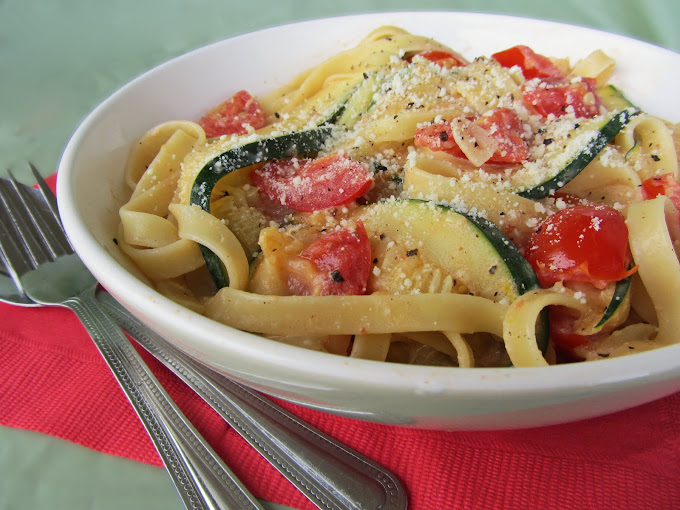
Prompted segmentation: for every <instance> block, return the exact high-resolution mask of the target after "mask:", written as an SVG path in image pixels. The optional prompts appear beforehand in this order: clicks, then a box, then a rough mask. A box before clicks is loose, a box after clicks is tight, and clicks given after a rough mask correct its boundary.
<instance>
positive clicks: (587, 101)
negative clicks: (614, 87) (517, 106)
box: [522, 78, 602, 119]
mask: <svg viewBox="0 0 680 510" xmlns="http://www.w3.org/2000/svg"><path fill="white" fill-rule="evenodd" d="M522 100H523V101H524V103H525V104H526V105H527V106H530V107H531V108H533V109H534V110H535V111H536V113H538V114H539V115H541V116H543V117H547V116H548V115H550V114H553V115H555V116H556V117H561V116H562V115H566V114H568V113H573V114H574V115H575V116H576V117H585V118H588V119H590V118H593V117H595V116H596V115H598V114H599V113H600V105H601V104H602V102H601V100H600V96H599V95H598V94H597V86H596V85H595V79H594V78H581V80H580V81H575V82H570V83H563V82H561V81H554V80H543V81H538V80H535V81H530V82H527V83H525V85H524V88H523V91H522Z"/></svg>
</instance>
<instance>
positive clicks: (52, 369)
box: [0, 303, 680, 510]
mask: <svg viewBox="0 0 680 510" xmlns="http://www.w3.org/2000/svg"><path fill="white" fill-rule="evenodd" d="M142 354H143V356H144V357H145V359H146V360H147V362H148V363H149V365H150V366H151V368H152V369H153V371H154V372H155V373H156V375H157V376H158V378H159V380H160V381H161V382H162V383H163V385H164V386H165V387H166V389H167V390H168V392H169V393H170V395H171V396H172V397H173V398H174V399H175V401H176V402H177V404H178V405H179V407H180V408H181V409H182V410H183V411H184V413H185V414H186V415H187V417H188V418H189V419H191V420H192V422H193V423H194V425H195V426H196V428H197V429H198V430H199V431H200V432H201V433H202V434H203V436H204V437H205V438H206V440H207V441H208V442H209V443H210V444H211V445H212V446H213V448H214V449H215V451H216V452H218V453H219V454H220V455H221V456H222V458H224V459H225V460H226V462H227V464H228V465H229V467H230V468H231V469H232V470H233V471H234V472H235V473H236V475H237V476H238V477H239V478H240V479H241V480H242V481H243V482H244V483H245V485H246V486H247V487H248V488H249V489H250V490H251V491H252V492H253V493H254V494H255V495H256V496H257V497H259V498H262V499H265V500H268V501H273V502H275V503H279V504H283V505H287V506H290V507H294V508H298V509H301V510H308V509H309V510H313V509H314V508H315V507H314V505H312V504H311V503H310V502H309V501H308V500H307V499H306V498H305V497H304V496H302V495H301V494H300V493H299V492H298V491H297V490H296V489H295V488H294V487H293V486H292V485H291V484H289V483H288V481H287V480H286V479H285V478H283V476H281V475H280V474H279V473H278V472H277V471H276V470H274V468H272V467H271V466H270V465H269V464H268V463H267V462H266V461H265V460H264V459H262V458H261V457H260V456H259V454H258V453H256V452H255V450H253V449H252V448H251V447H250V446H249V445H248V444H247V443H246V442H245V441H244V440H243V439H242V438H241V437H240V436H239V435H238V434H237V433H236V432H234V431H233V430H231V429H230V428H229V427H228V426H227V425H226V424H225V423H224V422H223V421H222V420H221V419H220V418H219V417H218V416H217V415H216V414H215V413H214V412H213V411H212V409H210V407H209V406H208V405H207V404H205V403H204V402H202V401H201V400H200V399H199V398H198V397H196V396H195V394H193V392H192V391H191V390H189V389H187V388H186V387H184V386H183V384H182V383H181V382H180V381H179V379H177V378H176V377H175V376H174V374H172V373H171V372H169V371H168V370H167V369H166V368H165V367H164V366H162V365H161V364H160V363H158V362H157V361H156V360H155V359H153V358H152V357H150V356H149V355H147V354H146V353H145V352H143V353H142ZM277 403H280V404H281V405H282V406H283V407H285V408H286V409H288V410H289V411H291V412H293V413H295V414H296V415H298V416H300V417H301V418H303V419H304V420H307V421H308V422H309V423H311V424H312V425H314V426H316V427H318V428H319V429H321V430H322V431H324V432H326V433H327V434H329V435H331V436H333V437H335V438H337V439H338V440H340V441H342V442H343V443H345V444H347V445H348V446H350V447H352V448H354V449H356V450H358V451H359V452H361V453H363V454H364V455H366V456H367V457H369V458H371V459H373V460H375V461H377V462H379V463H381V464H383V465H384V466H386V467H387V468H389V469H391V470H392V471H393V472H394V473H395V474H396V475H397V476H399V478H400V479H401V480H402V481H403V482H404V485H405V486H406V488H407V490H408V493H409V508H412V509H416V510H423V509H424V510H429V509H433V510H435V509H436V510H440V509H468V508H470V509H484V510H486V509H522V510H524V509H533V508H541V509H542V510H549V509H559V510H564V509H572V508H573V509H598V510H599V509H612V508H617V509H618V508H621V509H636V510H641V509H654V510H663V509H668V510H671V509H673V510H675V509H678V508H680V393H678V394H675V395H672V396H670V397H667V398H664V399H662V400H657V401H655V402H652V403H650V404H647V405H643V406H640V407H637V408H634V409H630V410H627V411H623V412H619V413H616V414H612V415H609V416H605V417H601V418H595V419H590V420H584V421H581V422H577V423H572V424H567V425H557V426H551V427H543V428H538V429H528V430H517V431H503V432H440V431H425V430H413V429H408V428H402V427H395V426H388V425H377V424H372V423H364V422H359V421H355V420H352V419H348V418H341V417H337V416H332V415H329V414H325V413H321V412H317V411H314V410H310V409H307V408H303V407H300V406H296V405H293V404H288V403H285V402H280V401H277ZM0 425H5V426H9V427H16V428H22V429H28V430H34V431H38V432H43V433H45V434H50V435H53V436H56V437H60V438H63V439H66V440H69V441H72V442H74V443H78V444H81V445H84V446H87V447H89V448H93V449H95V450H99V451H101V452H104V453H107V454H112V455H119V456H123V457H128V458H130V459H134V460H137V461H140V462H145V463H149V464H154V465H158V466H160V465H162V463H161V460H160V458H159V457H158V455H157V454H156V451H155V450H154V447H153V445H152V443H151V441H150V439H149V438H148V437H147V435H146V433H145V431H144V429H143V427H142V425H141V423H140V422H139V421H138V420H137V417H136V415H135V413H134V411H133V410H132V407H131V406H130V404H129V403H128V401H127V400H126V398H125V396H124V395H123V393H122V391H121V390H120V388H119V387H118V385H117V383H116V382H115V379H114V378H113V376H112V375H111V374H110V372H109V370H108V368H107V367H106V365H105V364H104V362H103V360H102V359H101V358H100V356H99V354H98V352H97V350H96V348H95V346H94V344H93V342H92V341H91V340H90V338H89V337H88V336H87V334H86V333H85V331H84V329H83V328H82V326H81V325H80V323H79V322H78V320H77V319H76V318H75V316H74V315H73V314H72V313H71V312H70V311H68V310H65V309H58V308H49V309H48V308H39V309H38V308H20V307H14V306H10V305H4V304H2V303H0Z"/></svg>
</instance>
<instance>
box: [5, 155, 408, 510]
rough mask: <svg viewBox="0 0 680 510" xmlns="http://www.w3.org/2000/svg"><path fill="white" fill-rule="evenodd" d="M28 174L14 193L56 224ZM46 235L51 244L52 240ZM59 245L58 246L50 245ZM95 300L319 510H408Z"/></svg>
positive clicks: (101, 298)
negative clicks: (19, 193) (27, 182)
mask: <svg viewBox="0 0 680 510" xmlns="http://www.w3.org/2000/svg"><path fill="white" fill-rule="evenodd" d="M29 166H30V168H31V170H32V172H33V174H34V177H35V179H36V181H37V184H38V189H36V188H32V187H28V186H25V185H22V184H20V183H15V185H18V186H20V187H21V188H22V190H23V191H24V192H25V194H26V195H28V198H30V199H32V203H33V205H34V207H33V210H34V211H35V212H36V214H38V215H42V216H46V217H47V218H46V220H49V221H56V222H58V221H59V216H58V210H57V203H56V199H55V198H54V195H53V194H52V192H51V190H50V189H49V187H48V186H47V184H46V183H45V181H44V180H43V179H42V177H41V175H40V173H39V172H38V171H37V170H36V169H35V167H33V165H30V164H29ZM0 184H1V183H0ZM1 217H2V208H0V219H1ZM58 232H61V230H59V229H58ZM46 235H47V237H51V232H47V233H46ZM0 240H1V239H0ZM57 241H58V239H55V240H53V243H56V242H57ZM68 250H70V246H68ZM1 270H2V265H1V264H0V271H1ZM96 296H97V301H98V302H99V303H100V304H102V305H103V306H104V308H105V309H106V311H107V312H108V313H109V314H110V315H111V316H112V318H113V319H114V320H115V321H116V322H117V323H118V324H119V325H120V326H121V327H122V328H123V329H124V330H126V331H127V332H128V334H130V335H132V337H133V338H134V339H135V340H136V341H137V342H138V343H139V344H140V345H141V346H142V347H144V348H145V349H146V350H147V351H148V352H150V353H151V354H152V355H153V356H154V357H156V358H157V359H158V360H159V361H161V362H162V363H163V364H164V365H165V366H166V367H167V368H169V369H170V370H171V371H173V372H174V373H175V374H176V375H177V376H179V377H180V378H181V379H182V380H183V381H184V382H185V383H186V384H187V385H188V386H189V387H191V388H192V389H193V390H194V391H195V392H196V393H197V394H198V395H199V396H200V397H201V398H203V399H204V400H205V401H206V402H207V403H208V404H209V405H210V406H211V407H212V408H213V409H214V410H215V411H216V412H217V413H218V414H219V415H220V416H221V417H222V418H223V419H224V420H225V421H226V422H227V423H230V424H231V425H232V426H233V428H234V430H235V431H236V432H238V433H239V434H240V435H241V436H242V437H243V438H244V439H246V440H247V441H248V442H249V443H250V444H251V445H252V446H253V447H254V448H255V449H256V450H257V451H258V452H259V453H260V454H261V455H262V456H263V457H264V458H265V459H266V460H268V461H269V462H270V463H271V464H272V465H273V466H274V467H275V468H276V469H277V470H279V472H281V474H283V475H284V476H285V477H286V478H287V479H288V480H289V481H290V482H291V483H293V485H295V486H296V487H297V488H298V489H299V490H300V491H301V492H302V493H303V494H304V495H305V496H307V498H309V499H310V501H312V502H313V503H314V504H315V505H316V506H318V507H319V508H324V509H328V510H341V509H370V508H376V509H377V508H380V509H383V510H399V509H403V508H406V506H407V496H406V492H405V490H404V488H403V486H402V485H401V482H400V481H399V479H398V478H397V477H396V476H395V475H394V474H393V473H391V472H390V471H388V470H387V469H385V468H384V467H383V466H380V465H379V464H377V463H374V462H373V461H371V460H370V459H368V458H366V457H364V456H362V455H361V454H359V453H357V452H355V451H353V450H352V449H350V448H348V447H347V446H345V445H343V444H342V443H340V442H338V441H336V440H335V439H333V438H331V437H329V436H327V435H325V434H323V433H322V432H320V431H319V430H317V429H316V428H314V427H312V426H311V425H309V424H307V423H305V422H304V421H302V420H300V419H299V418H297V417H296V416H294V415H293V414H291V413H288V412H287V411H285V410H284V409H282V408H281V407H279V406H277V405H276V404H274V403H273V402H271V401H270V400H268V399H266V398H263V397H262V396H261V395H259V394H258V393H256V392H255V391H253V390H250V389H249V388H247V387H245V386H243V385H241V384H239V383H237V382H235V381H233V380H231V379H228V378H226V377H224V376H222V375H220V374H217V373H216V372H213V371H212V370H210V369H208V368H207V367H205V366H204V365H201V364H200V363H198V362H196V361H195V360H193V359H192V358H190V357H188V356H187V355H186V354H184V353H182V352H181V351H179V350H178V349H176V348H175V347H173V346H172V345H170V344H169V343H168V342H167V341H165V340H164V339H163V338H161V337H160V336H159V335H157V334H156V333H155V332H153V331H151V330H150V329H149V328H148V327H146V326H145V325H144V324H143V323H141V322H140V321H139V320H138V319H137V318H136V317H134V316H133V315H132V314H130V312H128V311H127V310H126V309H125V308H123V307H122V306H121V305H120V304H119V303H118V302H117V301H116V300H115V299H113V297H111V295H110V294H108V293H107V292H105V291H103V290H102V289H101V288H100V289H98V291H97V294H96ZM1 299H2V296H0V300H1Z"/></svg>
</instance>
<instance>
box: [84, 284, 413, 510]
mask: <svg viewBox="0 0 680 510" xmlns="http://www.w3.org/2000/svg"><path fill="white" fill-rule="evenodd" d="M97 300H98V301H99V302H100V303H102V305H103V306H104V309H105V310H106V311H107V312H108V313H109V314H110V315H111V317H112V318H113V319H114V320H116V322H117V323H118V324H119V325H120V326H121V327H122V328H123V329H124V330H125V331H127V332H128V333H129V334H130V335H131V336H132V337H133V338H134V339H135V340H136V341H137V343H139V344H140V345H142V347H144V348H145V349H146V350H147V351H148V352H150V353H151V354H152V355H153V356H154V357H155V358H156V359H158V360H159V361H160V362H161V363H163V364H164V365H165V366H166V367H167V368H168V369H170V370H171V371H172V372H174V373H175V374H176V375H177V376H178V377H180V378H181V379H182V380H183V381H184V382H185V383H186V384H187V385H188V386H189V387H190V388H192V389H193V390H194V391H195V392H196V393H197V394H198V395H199V396H200V397H201V398H203V400H205V401H206V402H207V403H208V404H209V405H210V406H211V407H212V408H213V409H214V410H215V412H217V413H218V414H219V415H220V416H221V417H222V418H223V419H224V420H225V421H226V422H227V423H229V424H231V426H232V427H233V428H234V430H235V431H236V432H238V433H239V434H240V435H241V436H242V437H243V438H244V439H245V440H246V441H248V442H249V443H250V444H251V446H252V447H253V448H255V449H256V450H257V451H258V452H259V453H260V454H261V455H262V456H263V457H264V458H265V459H267V461H269V463H270V464H271V465H272V466H274V467H275V468H276V469H277V470H278V471H279V472H280V473H281V474H282V475H283V476H285V477H286V478H287V479H288V480H289V481H290V482H291V483H292V484H293V485H295V486H296V487H297V488H298V490H300V491H301V492H302V493H303V494H304V495H305V496H307V498H308V499H309V500H310V501H312V502H313V503H314V504H315V505H316V506H318V507H319V508H323V509H324V510H360V509H377V508H380V509H382V510H403V509H405V508H406V506H407V496H406V491H405V489H404V487H403V485H402V484H401V481H400V480H399V479H398V478H397V477H396V476H395V475H394V474H393V473H392V472H390V471H388V470H387V469H386V468H384V467H383V466H381V465H379V464H377V463H375V462H373V461H372V460H370V459H368V458H366V457H364V456H363V455H361V454H359V453H358V452H356V451H354V450H352V449H350V448H348V447H347V446H345V445H344V444H342V443H340V442H339V441H336V440H335V439H333V438H332V437H329V436H327V435H325V434H323V433H322V432H321V431H319V430H317V429H316V428H314V427H312V426H311V425H310V424H308V423H305V422H304V421H302V420H300V419H299V418H297V417H296V416H294V415H293V414H291V413H289V412H287V411H285V410H284V409H282V408H281V407H279V406H277V405H276V404H274V403H273V402H271V401H270V400H268V399H266V398H264V397H262V396H261V395H259V394H258V393H256V392H255V391H253V390H250V389H248V388H246V387H245V386H243V385H241V384H239V383H237V382H235V381H232V380H231V379H228V378H226V377H224V376H222V375H220V374H218V373H217V372H214V371H212V370H209V369H207V368H206V367H205V366H203V365H201V364H200V363H198V362H197V361H195V360H194V359H192V358H190V357H189V356H188V355H186V354H184V353H183V352H181V351H180V350H179V349H177V348H175V347H174V346H173V345H171V344H170V343H169V342H167V341H165V340H164V339H163V338H162V337H161V336H160V335H158V334H156V333H154V332H153V331H151V330H150V329H149V328H148V327H147V326H145V325H144V324H142V323H141V322H140V321H139V320H138V319H137V318H136V317H134V316H133V315H132V314H131V313H130V312H129V311H127V310H126V309H125V308H124V307H123V306H122V305H121V304H120V303H118V301H116V300H115V299H114V298H113V297H112V296H111V295H110V294H108V293H107V292H104V291H101V292H98V293H97Z"/></svg>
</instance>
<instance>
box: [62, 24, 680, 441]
mask: <svg viewBox="0 0 680 510" xmlns="http://www.w3.org/2000/svg"><path fill="white" fill-rule="evenodd" d="M385 24H391V25H397V26H400V27H403V28H405V29H407V30H409V31H411V32H413V33H416V34H421V35H428V36H431V37H434V38H435V39H438V40H440V41H442V42H444V43H447V44H448V45H450V46H452V47H453V48H455V49H458V50H459V51H460V52H461V53H463V54H464V55H465V56H467V57H470V58H472V57H475V56H478V55H489V54H491V53H492V52H494V51H498V50H501V49H505V48H508V47H510V46H513V45H515V44H527V45H529V46H531V47H533V48H534V49H535V50H536V51H538V52H540V53H543V54H547V55H553V56H560V55H564V56H570V57H573V58H578V57H583V56H586V55H587V54H589V53H590V52H591V51H592V50H594V49H597V48H600V49H603V50H604V51H605V52H606V53H608V54H609V55H611V56H613V57H614V58H615V59H616V60H617V65H618V67H617V71H616V74H615V76H614V78H613V82H614V83H615V84H616V85H618V86H619V87H620V88H621V89H623V90H624V91H625V93H626V94H627V96H628V97H629V99H631V100H632V101H633V102H634V103H636V104H638V105H640V106H642V107H643V108H644V109H645V110H647V111H648V112H650V113H653V114H657V115H660V116H662V117H664V118H666V119H669V120H672V121H674V122H677V121H680V102H678V101H677V99H676V97H677V96H676V86H677V83H678V81H680V55H678V54H675V53H673V52H670V51H667V50H664V49H661V48H658V47H656V46H652V45H650V44H646V43H642V42H639V41H635V40H632V39H628V38H624V37H620V36H615V35H611V34H607V33H603V32H598V31H594V30H589V29H585V28H579V27H573V26H568V25H563V24H557V23H548V22H543V21H536V20H528V19H520V18H512V17H507V16H494V15H484V14H469V13H467V14H466V13H453V12H438V13H434V12H420V13H418V12H416V13H389V14H387V13H383V14H371V15H359V16H350V17H340V18H332V19H324V20H318V21H309V22H304V23H297V24H292V25H287V26H281V27H276V28H271V29H267V30H262V31H258V32H254V33H250V34H246V35H242V36H239V37H235V38H232V39H227V40H224V41H222V42H218V43H215V44H212V45H210V46H207V47H205V48H201V49H199V50H196V51H193V52H191V53H189V54H186V55H184V56H181V57H178V58H176V59H174V60H172V61H170V62H168V63H166V64H163V65H161V66H159V67H157V68H155V69H152V70H151V71H149V72H147V73H146V74H144V75H142V76H140V77H139V78H137V79H135V80H134V81H132V82H131V83H129V84H128V85H126V86H125V87H123V88H122V89H121V90H119V91H118V92H116V93H115V94H113V95H112V96H111V97H110V98H108V99H107V100H106V101H104V102H103V103H102V104H101V105H100V106H99V107H97V108H96V109H95V110H94V111H93V112H92V113H91V114H90V115H89V116H88V117H87V118H86V119H85V121H84V122H83V123H82V125H81V126H80V127H79V128H78V130H77V131H76V132H75V134H74V135H73V137H72V139H71V140H70V142H69V144H68V146H67V147H66V150H65V152H64V155H63V159H62V161H61V164H60V166H59V174H58V175H59V178H58V200H59V207H60V210H61V214H62V217H63V221H64V225H65V227H66V230H67V232H68V234H69V237H70V238H71V241H72V243H73V245H74V247H75V249H76V251H77V252H78V254H79V255H80V257H81V258H82V259H83V261H84V262H85V264H86V265H87V266H88V267H89V268H90V270H91V271H92V272H93V273H94V275H95V276H96V277H97V278H98V279H99V281H100V282H101V283H102V284H103V285H104V287H105V288H107V289H108V290H109V291H110V292H111V293H112V294H113V295H114V296H115V297H116V299H118V300H119V301H120V302H121V303H122V304H123V305H124V306H125V307H126V308H128V309H129V310H130V311H131V312H133V313H134V314H135V315H136V316H137V317H139V318H140V319H141V320H143V321H144V322H145V323H147V324H148V325H149V326H151V327H152V328H153V329H155V330H156V331H158V332H160V333H161V334H162V335H164V336H165V337H166V338H167V339H168V340H170V341H171V342H173V343H174V344H175V345H177V346H178V347H179V348H181V349H183V350H184V351H186V352H188V353H190V354H191V355H192V356H194V357H196V358H197V359H199V360H200V361H202V362H203V363H205V364H206V365H208V366H210V367H212V368H214V369H216V370H217V371H219V372H222V373H224V374H227V375H229V376H231V377H233V378H235V379H237V380H239V381H241V382H244V383H246V384H247V385H249V386H252V387H254V388H256V389H259V390H262V391H263V392H266V393H268V394H271V395H275V396H277V397H281V398H283V399H286V400H289V401H292V402H297V403H301V404H303V405H306V406H310V407H313V408H316V409H321V410H325V411H329V412H332V413H337V414H340V415H344V416H349V417H355V418H359V419H364V420H370V421H377V422H382V423H391V424H401V425H406V426H415V427H427V428H435V429H480V430H481V429H503V428H518V427H533V426H540V425H547V424H555V423H561V422H567V421H573V420H578V419H583V418H588V417H592V416H597V415H602V414H606V413H610V412H614V411H618V410H622V409H625V408H629V407H632V406H636V405H639V404H642V403H645V402H649V401H651V400H654V399H657V398H660V397H663V396H666V395H669V394H671V393H674V392H676V391H678V390H680V345H677V346H671V347H666V348H663V349H659V350H656V351H651V352H645V353H640V354H636V355H634V356H629V357H625V358H617V359H607V360H602V361H594V362H589V363H580V364H571V365H561V366H553V367H544V368H528V369H518V368H503V369H452V368H441V367H424V366H410V365H409V366H404V365H398V364H389V363H378V362H372V361H364V360H358V359H349V358H344V357H340V356H334V355H330V354H324V353H319V352H313V351H307V350H304V349H301V348H298V347H293V346H289V345H286V344H283V343H278V342H274V341H271V340H267V339H265V338H261V337H258V336H255V335H252V334H248V333H245V332H242V331H238V330H234V329H232V328H229V327H227V326H224V325H222V324H219V323H217V322H214V321H212V320H209V319H207V318H205V317H203V316H201V315H198V314H196V313H194V312H192V311H190V310H188V309H186V308H183V307H181V306H178V305H177V304H175V303H174V302H172V301H170V300H168V299H166V298H165V297H163V296H162V295H160V294H159V293H158V292H156V291H155V290H154V289H152V288H151V287H148V286H147V285H145V284H144V283H142V281H140V280H139V279H138V278H136V276H135V274H134V271H131V270H130V267H129V264H128V263H127V262H126V261H125V259H124V257H123V256H122V255H121V253H120V252H119V250H118V249H117V247H116V245H115V244H114V242H113V238H114V237H115V236H116V229H117V225H118V215H117V211H118V208H119V206H120V205H121V204H123V203H124V202H125V201H126V199H127V197H128V193H127V191H126V188H125V186H124V184H123V168H124V164H125V160H126V157H127V155H128V152H129V151H130V147H131V146H132V144H133V143H134V142H135V141H136V140H137V139H138V138H139V137H140V136H141V135H142V134H143V133H144V132H146V131H147V130H148V129H149V128H151V127H152V126H154V125H156V124H158V123H160V122H163V121H166V120H173V119H194V120H195V119H197V118H198V117H199V116H200V114H201V113H202V112H205V111H206V110H207V109H208V108H210V107H211V106H213V105H215V104H217V103H218V102H220V101H221V100H223V98H224V97H225V95H227V94H231V93H233V92H235V91H236V90H239V89H247V90H249V91H251V92H253V93H255V94H261V93H264V92H266V91H269V90H271V89H273V88H275V87H277V86H279V85H282V84H283V83H285V82H286V81H287V80H288V79H290V78H291V77H292V76H293V75H295V74H296V73H297V72H299V71H300V70H302V69H304V68H307V67H309V66H311V65H314V64H316V63H318V62H320V61H321V60H322V59H323V58H324V57H326V56H329V55H331V54H333V53H335V52H337V51H339V50H341V49H344V48H347V47H350V46H352V45H354V44H355V43H356V42H358V41H359V40H360V39H361V38H362V37H363V36H364V35H366V34H367V33H368V32H369V31H370V30H372V29H373V28H376V27H377V26H380V25H385Z"/></svg>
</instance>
